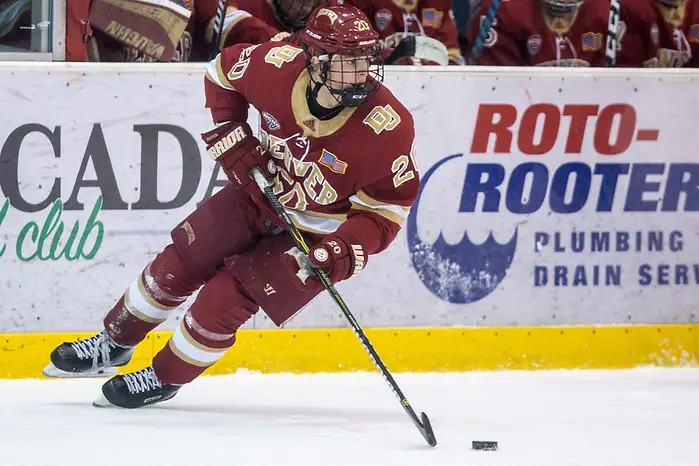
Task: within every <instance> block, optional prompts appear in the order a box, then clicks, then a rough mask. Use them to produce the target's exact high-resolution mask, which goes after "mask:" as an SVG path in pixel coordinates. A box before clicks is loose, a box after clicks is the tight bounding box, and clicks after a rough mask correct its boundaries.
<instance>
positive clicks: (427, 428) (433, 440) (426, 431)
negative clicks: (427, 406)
mask: <svg viewBox="0 0 699 466" xmlns="http://www.w3.org/2000/svg"><path fill="white" fill-rule="evenodd" d="M420 420H421V421H422V436H423V437H425V440H427V444H428V445H429V446H431V447H434V446H436V445H437V437H435V436H434V431H433V430H432V424H431V423H430V419H429V418H428V417H427V414H425V413H421V414H420Z"/></svg>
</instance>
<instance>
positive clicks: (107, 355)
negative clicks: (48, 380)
mask: <svg viewBox="0 0 699 466" xmlns="http://www.w3.org/2000/svg"><path fill="white" fill-rule="evenodd" d="M134 348H135V346H120V345H118V344H117V343H116V342H115V341H114V340H113V339H112V337H110V336H109V335H108V334H107V332H105V331H102V332H100V333H98V334H97V335H94V336H92V337H90V338H88V339H87V340H78V341H73V342H66V343H63V344H61V345H60V346H59V347H58V348H56V349H55V350H53V352H51V363H50V364H49V365H47V366H46V367H45V368H44V370H43V374H44V375H45V376H46V377H58V378H74V377H81V378H82V377H85V378H87V377H110V376H112V375H114V374H116V371H117V369H116V368H117V367H120V366H124V365H126V364H128V362H129V361H130V360H131V356H133V352H134Z"/></svg>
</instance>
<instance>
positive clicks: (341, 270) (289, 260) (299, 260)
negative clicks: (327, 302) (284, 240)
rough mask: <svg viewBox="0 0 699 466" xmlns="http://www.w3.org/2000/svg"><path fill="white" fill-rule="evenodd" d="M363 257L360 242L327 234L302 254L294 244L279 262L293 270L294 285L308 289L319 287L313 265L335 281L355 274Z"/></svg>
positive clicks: (361, 267)
mask: <svg viewBox="0 0 699 466" xmlns="http://www.w3.org/2000/svg"><path fill="white" fill-rule="evenodd" d="M366 262H367V257H366V255H365V254H364V249H363V248H362V246H361V245H360V244H352V245H348V244H347V243H346V242H345V240H343V239H342V238H340V237H339V236H335V235H328V236H326V237H325V238H323V240H322V241H321V242H320V243H318V244H317V245H315V246H313V247H312V248H311V249H310V251H309V254H308V255H306V254H304V253H303V252H301V251H300V250H299V249H298V248H296V247H294V248H291V249H290V250H288V251H287V252H286V253H284V254H283V255H282V264H284V266H285V268H286V269H287V270H288V271H289V272H291V273H292V274H294V275H295V276H296V278H298V281H297V282H296V285H297V286H299V287H300V288H301V289H303V290H306V291H309V292H318V291H321V290H322V289H323V285H322V284H321V283H320V280H318V278H317V277H316V276H315V273H314V272H313V266H315V267H318V268H322V269H325V271H326V272H327V274H328V277H329V278H330V280H331V281H332V282H333V283H338V282H341V281H343V280H347V279H348V278H352V277H354V276H355V275H357V274H358V273H359V272H360V271H361V270H362V269H363V268H364V266H365V265H366Z"/></svg>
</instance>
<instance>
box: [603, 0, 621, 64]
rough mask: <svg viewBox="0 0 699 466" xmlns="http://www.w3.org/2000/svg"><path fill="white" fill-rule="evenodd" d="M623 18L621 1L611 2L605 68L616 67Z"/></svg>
mask: <svg viewBox="0 0 699 466" xmlns="http://www.w3.org/2000/svg"><path fill="white" fill-rule="evenodd" d="M620 18H621V0H611V1H610V2H609V22H608V23H607V45H606V47H605V54H604V66H605V67H607V68H611V67H613V66H615V65H616V51H617V49H618V48H619V37H618V32H619V21H620Z"/></svg>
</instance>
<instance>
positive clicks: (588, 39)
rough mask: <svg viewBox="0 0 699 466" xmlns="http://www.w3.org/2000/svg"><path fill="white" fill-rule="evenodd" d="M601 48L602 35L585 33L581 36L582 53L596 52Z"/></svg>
mask: <svg viewBox="0 0 699 466" xmlns="http://www.w3.org/2000/svg"><path fill="white" fill-rule="evenodd" d="M601 48H602V33H599V32H597V33H595V32H586V33H585V34H583V35H582V49H583V52H596V51H597V50H599V49H601Z"/></svg>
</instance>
